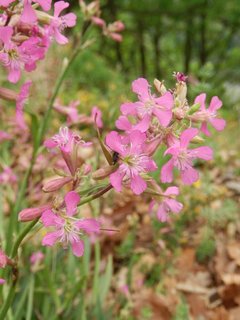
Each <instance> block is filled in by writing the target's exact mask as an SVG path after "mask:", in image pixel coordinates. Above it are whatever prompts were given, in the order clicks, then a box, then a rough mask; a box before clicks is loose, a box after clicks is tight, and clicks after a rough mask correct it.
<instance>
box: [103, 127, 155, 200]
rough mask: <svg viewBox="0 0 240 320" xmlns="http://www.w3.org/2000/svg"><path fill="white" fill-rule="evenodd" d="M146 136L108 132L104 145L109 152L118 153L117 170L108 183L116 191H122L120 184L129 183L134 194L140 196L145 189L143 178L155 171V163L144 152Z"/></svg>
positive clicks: (137, 133)
mask: <svg viewBox="0 0 240 320" xmlns="http://www.w3.org/2000/svg"><path fill="white" fill-rule="evenodd" d="M145 141H146V135H145V134H144V133H142V132H140V131H131V132H130V133H129V134H128V135H126V136H121V135H119V134H118V133H117V132H116V131H112V132H110V133H109V134H108V135H107V137H106V143H107V145H108V147H109V148H111V150H113V151H114V152H117V153H118V155H119V156H118V158H119V159H118V163H119V167H118V169H117V170H116V171H115V172H113V173H112V174H111V175H110V182H111V184H112V186H113V187H114V188H115V189H116V190H117V191H119V192H120V191H121V190H122V184H123V182H125V183H130V187H131V189H132V191H133V192H134V193H135V194H141V193H142V192H143V191H144V190H145V189H146V188H147V182H146V181H145V180H144V176H146V174H147V173H148V172H151V171H154V170H156V169H157V165H156V163H155V162H154V161H153V160H152V159H151V158H150V157H149V155H148V154H147V153H146V152H145V149H146V143H145Z"/></svg>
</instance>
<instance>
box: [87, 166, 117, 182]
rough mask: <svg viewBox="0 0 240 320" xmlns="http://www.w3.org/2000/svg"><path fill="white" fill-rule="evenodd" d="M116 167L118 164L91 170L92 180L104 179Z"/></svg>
mask: <svg viewBox="0 0 240 320" xmlns="http://www.w3.org/2000/svg"><path fill="white" fill-rule="evenodd" d="M117 167H118V164H117V165H114V166H106V167H103V168H100V169H98V170H97V171H95V172H93V174H92V177H93V179H94V180H102V179H105V178H106V177H108V176H109V175H110V174H111V173H113V172H114V171H115V170H116V169H117Z"/></svg>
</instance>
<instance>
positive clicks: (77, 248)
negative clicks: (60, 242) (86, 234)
mask: <svg viewBox="0 0 240 320" xmlns="http://www.w3.org/2000/svg"><path fill="white" fill-rule="evenodd" d="M71 245H72V251H73V254H74V255H75V256H76V257H81V256H82V255H83V253H84V242H83V241H82V240H79V241H73V242H72V243H71Z"/></svg>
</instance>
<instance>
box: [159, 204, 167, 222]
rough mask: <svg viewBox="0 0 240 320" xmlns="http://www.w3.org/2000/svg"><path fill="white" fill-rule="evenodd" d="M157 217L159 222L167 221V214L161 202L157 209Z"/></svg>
mask: <svg viewBox="0 0 240 320" xmlns="http://www.w3.org/2000/svg"><path fill="white" fill-rule="evenodd" d="M157 218H158V220H159V221H161V222H166V221H168V215H167V212H166V209H165V207H164V205H163V204H160V205H159V207H158V211H157Z"/></svg>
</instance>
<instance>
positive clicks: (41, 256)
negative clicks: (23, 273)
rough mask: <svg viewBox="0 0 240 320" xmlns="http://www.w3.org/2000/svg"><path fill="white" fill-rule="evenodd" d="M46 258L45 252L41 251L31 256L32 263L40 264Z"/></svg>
mask: <svg viewBox="0 0 240 320" xmlns="http://www.w3.org/2000/svg"><path fill="white" fill-rule="evenodd" d="M43 259H44V254H43V253H42V252H41V251H37V252H34V253H33V254H32V255H31V257H30V263H31V264H32V265H35V264H39V263H40V262H41V261H42V260H43Z"/></svg>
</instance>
